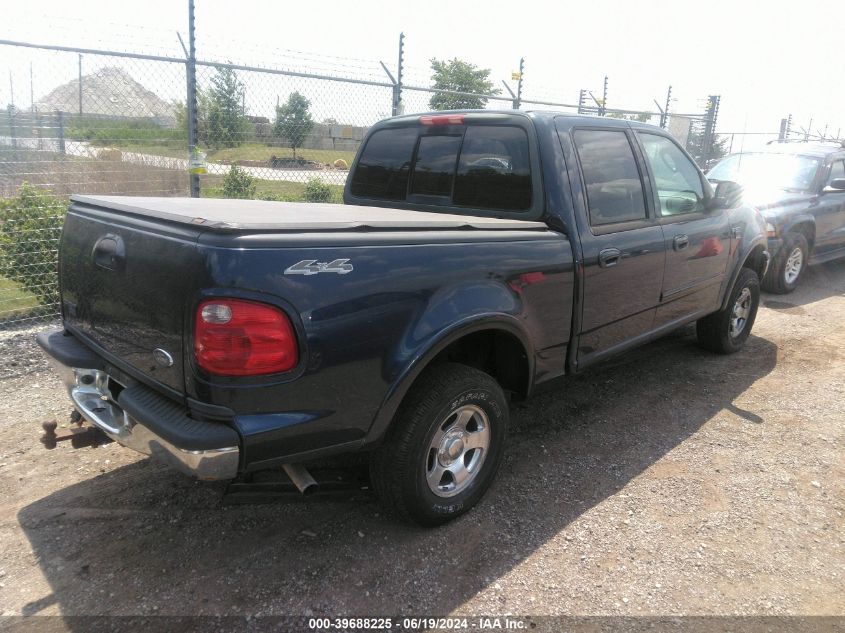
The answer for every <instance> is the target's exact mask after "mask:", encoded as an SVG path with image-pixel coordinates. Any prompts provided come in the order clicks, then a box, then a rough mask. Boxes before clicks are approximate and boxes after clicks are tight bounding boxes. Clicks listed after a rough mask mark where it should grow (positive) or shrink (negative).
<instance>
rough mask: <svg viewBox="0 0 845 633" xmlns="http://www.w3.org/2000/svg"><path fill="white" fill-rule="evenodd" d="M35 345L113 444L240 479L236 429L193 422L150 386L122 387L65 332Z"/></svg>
mask: <svg viewBox="0 0 845 633" xmlns="http://www.w3.org/2000/svg"><path fill="white" fill-rule="evenodd" d="M37 340H38V344H39V345H40V346H41V348H42V349H43V350H44V351H45V352H46V353H47V354H48V356H50V359H51V361H52V362H53V365H54V366H55V367H56V369H57V371H58V372H59V375H60V376H61V378H62V380H63V381H64V383H65V386H66V387H67V390H68V394H69V395H70V398H71V400H72V401H73V403H74V405H75V407H76V408H77V410H78V411H79V413H80V414H81V415H82V416H83V417H84V418H85V419H86V420H88V421H89V422H90V423H91V424H93V425H94V426H96V427H98V428H99V429H100V430H102V431H103V432H104V433H105V434H106V435H108V436H109V437H110V438H111V439H113V440H115V441H116V442H118V443H119V444H122V445H123V446H126V447H127V448H131V449H132V450H135V451H138V452H139V453H144V454H145V455H150V456H152V457H153V458H155V459H157V460H159V461H162V462H165V463H167V464H170V465H171V466H173V467H175V468H177V469H178V470H181V471H182V472H184V473H186V474H188V475H192V476H194V477H197V478H199V479H204V480H216V479H232V478H233V477H235V476H236V475H237V473H238V469H239V466H240V441H239V436H238V433H237V432H236V431H235V430H234V429H233V428H231V427H230V426H227V425H226V424H223V423H218V422H205V421H200V420H194V419H191V418H189V417H188V415H187V409H185V408H184V407H182V406H181V405H179V404H178V403H176V402H173V401H172V400H170V399H168V398H165V397H164V396H161V395H159V394H158V393H156V392H155V391H153V390H151V389H150V388H149V387H147V386H145V385H143V384H141V383H138V382H133V383H132V384H123V383H121V382H119V381H118V380H117V379H116V378H115V377H113V376H111V375H109V373H108V366H107V365H106V363H105V362H104V361H103V360H102V359H100V358H99V357H98V356H96V355H95V354H94V353H93V352H92V351H91V350H90V349H88V348H87V347H86V346H85V345H83V344H82V343H80V342H79V340H77V339H76V338H75V337H74V336H73V335H70V334H68V333H66V332H64V331H62V330H54V331H50V332H43V333H41V334H39V335H38V337H37Z"/></svg>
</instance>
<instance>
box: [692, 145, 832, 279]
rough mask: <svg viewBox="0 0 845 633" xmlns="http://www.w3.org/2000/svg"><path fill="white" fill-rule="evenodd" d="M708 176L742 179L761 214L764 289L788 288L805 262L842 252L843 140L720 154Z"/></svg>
mask: <svg viewBox="0 0 845 633" xmlns="http://www.w3.org/2000/svg"><path fill="white" fill-rule="evenodd" d="M707 177H708V179H709V180H710V181H711V182H713V183H720V182H723V181H734V182H738V183H740V184H741V185H743V187H744V194H743V195H744V199H745V202H747V203H749V204H751V205H753V206H755V207H757V208H758V209H759V210H760V211H761V212H762V214H763V216H764V217H765V218H766V232H767V234H768V239H769V248H768V249H769V252H770V253H771V255H772V258H773V259H772V265H771V266H770V267H769V272H768V274H767V275H766V277H765V279H764V280H763V289H764V290H768V291H769V292H775V293H778V294H786V293H789V292H792V291H793V290H795V288H796V287H797V286H798V283H799V281H800V280H801V276H802V274H803V273H804V270H805V269H806V267H807V266H808V265H813V264H819V263H821V262H826V261H829V260H831V259H835V258H838V257H845V142H843V143H840V142H838V141H837V142H831V143H808V142H786V141H780V142H772V143H770V144H769V145H767V146H766V147H765V149H763V150H755V151H753V152H742V153H739V154H732V155H731V156H728V157H726V158H724V159H723V160H721V161H720V162H719V163H717V164H716V165H715V166H714V167H713V168H712V169H711V170H710V171H709V172H708V174H707Z"/></svg>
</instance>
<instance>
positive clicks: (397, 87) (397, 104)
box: [390, 33, 405, 116]
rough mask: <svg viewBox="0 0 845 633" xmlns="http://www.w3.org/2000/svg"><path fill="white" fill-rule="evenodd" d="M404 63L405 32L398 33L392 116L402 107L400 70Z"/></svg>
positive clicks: (398, 112)
mask: <svg viewBox="0 0 845 633" xmlns="http://www.w3.org/2000/svg"><path fill="white" fill-rule="evenodd" d="M404 65H405V34H404V33H399V61H398V62H397V63H396V81H395V82H394V83H393V103H392V104H391V108H390V111H391V112H392V113H393V116H397V115H398V114H400V110H401V109H402V70H403V66H404Z"/></svg>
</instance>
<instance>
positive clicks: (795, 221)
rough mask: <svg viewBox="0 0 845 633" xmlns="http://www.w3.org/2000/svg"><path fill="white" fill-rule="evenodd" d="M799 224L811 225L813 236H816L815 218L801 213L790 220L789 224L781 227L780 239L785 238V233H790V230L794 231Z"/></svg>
mask: <svg viewBox="0 0 845 633" xmlns="http://www.w3.org/2000/svg"><path fill="white" fill-rule="evenodd" d="M799 224H812V225H813V235H815V234H816V218H815V217H813V216H812V215H810V214H808V213H802V214H801V215H797V216H795V217H793V218H790V219H789V223H787V224H784V225H783V230H782V231H781V237H783V236H785V235H786V234H787V233H789V232H790V231H792V229H794V228H795V227H796V226H797V225H799Z"/></svg>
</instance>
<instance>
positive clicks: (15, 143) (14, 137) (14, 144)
mask: <svg viewBox="0 0 845 633" xmlns="http://www.w3.org/2000/svg"><path fill="white" fill-rule="evenodd" d="M6 112H8V114H9V136H10V137H11V139H12V149H17V148H18V138H17V135H16V133H15V106H13V105H12V104H9V106H8V107H7V108H6Z"/></svg>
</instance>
